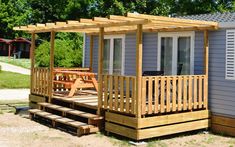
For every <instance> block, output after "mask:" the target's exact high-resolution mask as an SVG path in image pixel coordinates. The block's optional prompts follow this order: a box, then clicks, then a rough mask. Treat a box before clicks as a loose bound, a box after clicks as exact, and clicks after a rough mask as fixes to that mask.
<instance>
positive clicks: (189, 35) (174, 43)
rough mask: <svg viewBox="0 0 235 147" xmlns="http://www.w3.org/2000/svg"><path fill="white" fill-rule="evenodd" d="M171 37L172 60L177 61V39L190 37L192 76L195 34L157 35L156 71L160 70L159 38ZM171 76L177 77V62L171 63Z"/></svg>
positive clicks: (190, 32)
mask: <svg viewBox="0 0 235 147" xmlns="http://www.w3.org/2000/svg"><path fill="white" fill-rule="evenodd" d="M162 37H172V38H173V53H172V56H173V57H172V60H173V61H177V60H178V38H179V37H190V39H191V50H190V74H191V75H193V74H194V43H195V32H194V31H188V32H159V33H158V55H157V70H161V38H162ZM172 69H173V73H172V74H173V75H177V62H173V63H172Z"/></svg>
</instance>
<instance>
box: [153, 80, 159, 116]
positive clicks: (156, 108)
mask: <svg viewBox="0 0 235 147" xmlns="http://www.w3.org/2000/svg"><path fill="white" fill-rule="evenodd" d="M154 84H155V92H154V98H155V101H154V106H155V108H154V113H158V111H159V78H158V77H155V79H154Z"/></svg>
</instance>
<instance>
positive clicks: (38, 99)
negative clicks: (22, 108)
mask: <svg viewBox="0 0 235 147" xmlns="http://www.w3.org/2000/svg"><path fill="white" fill-rule="evenodd" d="M47 99H48V98H47V97H43V96H38V95H34V94H29V106H30V107H31V108H34V109H38V103H42V102H47V101H48V100H47Z"/></svg>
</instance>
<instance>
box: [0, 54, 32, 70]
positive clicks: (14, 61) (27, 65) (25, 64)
mask: <svg viewBox="0 0 235 147" xmlns="http://www.w3.org/2000/svg"><path fill="white" fill-rule="evenodd" d="M0 62H5V63H9V64H12V65H16V66H20V67H23V68H28V69H29V68H30V59H13V58H11V59H10V60H9V59H8V57H5V56H0Z"/></svg>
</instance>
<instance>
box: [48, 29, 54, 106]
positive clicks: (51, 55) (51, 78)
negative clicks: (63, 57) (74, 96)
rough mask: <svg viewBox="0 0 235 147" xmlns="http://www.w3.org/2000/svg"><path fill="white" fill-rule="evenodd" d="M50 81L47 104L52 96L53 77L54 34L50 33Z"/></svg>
mask: <svg viewBox="0 0 235 147" xmlns="http://www.w3.org/2000/svg"><path fill="white" fill-rule="evenodd" d="M50 42H51V44H50V79H49V83H50V84H49V102H51V98H52V96H53V92H52V90H53V77H54V73H53V71H54V48H55V32H54V31H51V38H50Z"/></svg>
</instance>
